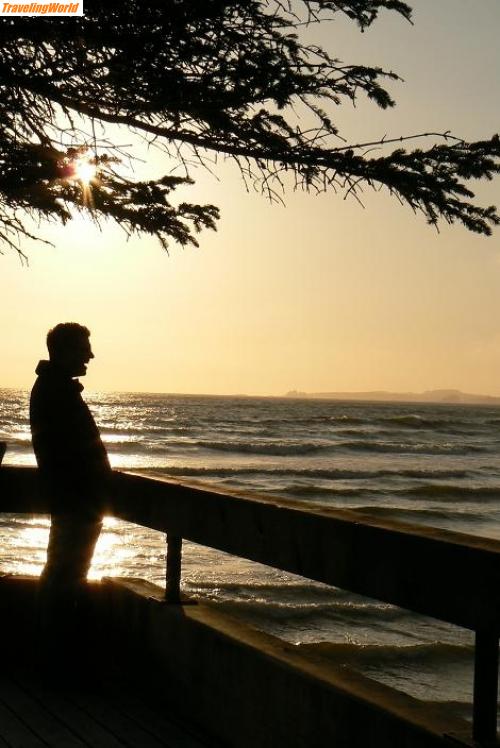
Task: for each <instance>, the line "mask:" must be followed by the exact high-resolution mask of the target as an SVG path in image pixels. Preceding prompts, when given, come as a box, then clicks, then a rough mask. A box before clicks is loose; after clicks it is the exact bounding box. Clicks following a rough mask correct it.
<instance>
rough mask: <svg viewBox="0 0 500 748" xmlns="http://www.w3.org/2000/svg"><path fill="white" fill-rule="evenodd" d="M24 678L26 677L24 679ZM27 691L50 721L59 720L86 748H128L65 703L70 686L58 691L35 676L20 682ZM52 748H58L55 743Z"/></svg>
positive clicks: (75, 708) (100, 726) (77, 708)
mask: <svg viewBox="0 0 500 748" xmlns="http://www.w3.org/2000/svg"><path fill="white" fill-rule="evenodd" d="M24 677H25V678H26V674H25V676H24ZM24 683H26V685H25V687H26V690H28V692H29V693H30V694H31V696H33V698H35V699H36V701H37V702H38V703H39V704H40V706H41V707H43V708H44V709H45V710H46V711H47V712H49V714H51V715H52V716H53V717H56V718H58V719H59V720H61V722H63V724H64V725H65V726H66V727H67V728H68V729H69V730H70V731H71V732H72V733H73V734H75V735H77V736H78V737H79V738H80V740H81V741H82V742H83V743H84V745H85V746H90V747H91V748H128V746H126V747H125V746H124V743H123V742H122V741H121V740H118V738H117V737H116V736H115V735H114V734H113V732H112V731H111V730H108V729H106V728H105V727H103V725H101V724H100V723H99V722H98V721H96V720H95V719H93V718H92V717H91V716H90V715H89V714H87V713H86V712H85V711H83V710H82V709H80V708H79V707H77V706H75V705H74V704H73V703H72V702H71V701H69V700H68V698H67V696H66V693H67V692H69V691H70V690H71V687H70V686H67V687H65V688H64V691H63V690H62V688H63V686H61V689H59V688H56V687H54V686H51V685H47V684H45V683H44V682H43V680H41V679H37V677H36V676H35V675H31V677H29V676H28V677H27V678H26V681H24V679H23V685H24ZM23 748H24V747H23ZM54 748H59V746H58V745H57V743H56V744H55V746H54Z"/></svg>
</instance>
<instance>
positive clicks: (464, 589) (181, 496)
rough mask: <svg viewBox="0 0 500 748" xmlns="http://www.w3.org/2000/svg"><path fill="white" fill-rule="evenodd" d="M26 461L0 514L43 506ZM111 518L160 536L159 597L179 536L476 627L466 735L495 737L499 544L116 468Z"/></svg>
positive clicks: (169, 585)
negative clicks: (162, 574)
mask: <svg viewBox="0 0 500 748" xmlns="http://www.w3.org/2000/svg"><path fill="white" fill-rule="evenodd" d="M36 478H37V473H36V470H35V469H33V468H16V467H3V468H1V469H0V512H29V513H47V507H46V506H45V505H44V504H43V502H42V501H41V499H40V498H39V497H38V493H37V487H36ZM113 478H114V487H113V499H112V506H111V513H112V514H113V516H115V517H117V518H119V519H123V520H126V521H128V522H133V523H135V524H138V525H142V526H144V527H148V528H151V529H153V530H159V531H161V532H163V533H165V534H166V537H167V553H166V559H167V565H166V591H165V595H166V600H167V601H168V602H173V603H176V602H179V601H180V576H181V552H182V539H183V538H184V539H188V540H191V541H194V542H196V543H199V544H202V545H205V546H210V547H212V548H216V549H218V550H221V551H225V552H227V553H231V554H233V555H236V556H240V557H242V558H246V559H250V560H252V561H257V562H259V563H262V564H266V565H268V566H273V567H276V568H278V569H282V570H284V571H288V572H292V573H294V574H299V575H300V576H302V577H306V578H308V579H312V580H316V581H319V582H323V583H325V584H328V585H334V586H336V587H340V588H342V589H345V590H349V591H351V592H355V593H358V594H360V595H365V596H367V597H370V598H374V599H377V600H380V601H383V602H386V603H390V604H393V605H398V606H400V607H402V608H406V609H408V610H411V611H415V612H417V613H421V614H424V615H428V616H432V617H434V618H437V619H440V620H442V621H447V622H449V623H452V624H456V625H458V626H462V627H465V628H467V629H470V630H472V631H474V632H475V668H474V704H473V738H474V739H475V740H477V741H478V742H480V743H481V744H484V745H494V744H495V742H496V720H497V699H498V640H499V634H500V542H499V541H496V540H493V539H487V538H480V537H475V536H470V535H465V534H461V533H455V532H450V531H446V530H441V529H437V528H428V527H420V526H415V525H410V524H406V523H402V522H396V521H392V520H388V519H378V518H374V517H373V516H369V515H368V514H364V513H363V512H361V511H351V510H337V509H335V510H333V509H327V508H325V509H318V508H314V509H311V508H310V507H308V506H307V505H305V504H303V503H300V502H293V501H289V500H281V499H274V498H268V497H262V496H255V495H249V494H246V493H243V492H239V491H232V490H231V491H229V490H221V489H217V490H214V489H213V488H210V487H207V486H203V485H201V484H193V483H184V482H182V483H181V482H179V481H176V480H170V479H168V480H167V479H160V478H149V477H144V476H142V475H137V474H133V473H125V472H118V471H115V473H114V476H113Z"/></svg>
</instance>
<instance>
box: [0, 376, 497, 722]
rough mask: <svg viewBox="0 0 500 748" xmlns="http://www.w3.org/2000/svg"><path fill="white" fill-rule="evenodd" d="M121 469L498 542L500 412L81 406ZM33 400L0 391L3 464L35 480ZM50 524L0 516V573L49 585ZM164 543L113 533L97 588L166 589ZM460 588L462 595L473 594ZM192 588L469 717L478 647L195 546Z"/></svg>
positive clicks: (123, 526) (112, 528) (380, 606)
mask: <svg viewBox="0 0 500 748" xmlns="http://www.w3.org/2000/svg"><path fill="white" fill-rule="evenodd" d="M84 395H85V397H86V400H87V402H88V403H89V406H90V408H91V410H92V412H93V413H94V416H95V418H96V421H97V423H98V425H99V427H100V429H101V433H102V436H103V440H104V442H105V444H106V446H107V449H108V452H109V455H110V460H111V464H112V466H113V467H115V468H119V469H120V468H121V469H131V470H134V471H140V472H143V473H144V474H147V475H164V476H169V475H170V476H175V477H176V478H180V479H182V478H186V479H193V478H194V479H196V480H198V481H199V480H201V481H204V482H207V483H209V484H211V485H213V486H225V487H231V486H232V487H236V488H239V489H245V490H248V491H255V492H258V493H260V494H267V495H274V496H281V497H283V498H284V499H286V498H290V499H294V500H297V499H299V500H300V501H302V502H304V503H305V504H307V505H308V506H311V507H313V506H328V507H341V508H352V509H363V510H365V511H370V512H371V513H373V514H375V515H379V516H380V515H384V516H389V517H392V518H395V519H401V520H404V521H410V522H414V523H416V524H421V525H432V526H435V527H442V528H447V529H451V530H456V531H459V532H465V533H469V534H473V535H482V536H486V537H493V538H498V539H500V409H499V408H498V407H495V406H487V405H481V406H471V405H448V404H432V405H430V404H429V405H428V404H415V403H411V404H410V403H380V402H378V403H367V402H346V401H343V402H341V401H333V400H313V399H303V400H300V399H291V398H257V397H216V396H194V395H154V394H136V393H96V392H88V393H84ZM28 397H29V394H28V393H27V392H25V391H20V390H0V440H3V441H7V444H8V446H7V452H6V456H5V459H4V464H10V465H34V464H35V460H34V455H33V452H32V449H31V441H30V433H29V421H28ZM48 526H49V520H48V518H47V519H46V518H40V517H35V518H33V517H26V516H23V515H15V514H11V515H2V516H0V571H1V572H4V573H5V572H17V573H31V574H33V573H35V574H36V573H39V571H40V569H41V567H42V565H43V562H44V556H45V548H46V543H47V536H48ZM164 554H165V542H164V537H163V535H162V534H161V533H157V532H153V531H149V530H146V529H144V528H139V527H136V526H134V525H130V524H127V523H124V522H120V521H117V520H114V519H113V518H108V519H106V523H105V529H104V531H103V533H102V536H101V538H100V540H99V544H98V548H97V551H96V555H95V559H94V564H93V566H92V570H91V576H92V577H94V578H99V577H101V576H103V575H108V576H118V575H125V576H139V577H143V578H145V579H149V580H151V581H153V582H155V583H157V584H163V580H164V564H165V561H164ZM467 583H468V582H466V581H465V580H464V585H465V584H467ZM182 586H183V589H184V590H185V592H187V593H188V594H190V595H193V596H195V597H197V598H203V599H205V600H210V601H211V602H212V603H214V604H217V605H219V606H221V607H222V608H223V609H224V610H226V611H227V612H228V613H230V614H231V615H234V616H237V617H239V618H242V619H243V620H246V621H248V622H250V623H251V624H252V625H254V626H256V627H257V628H259V629H262V630H264V631H267V632H269V633H272V634H274V635H275V636H278V637H281V638H283V639H286V640H287V641H289V642H292V643H294V644H296V645H297V646H301V647H306V648H310V649H313V650H314V651H315V652H316V654H319V655H321V656H323V657H325V658H327V659H329V660H331V661H332V662H335V663H337V664H340V665H346V666H349V667H353V668H355V669H358V670H360V671H361V672H363V673H365V674H366V675H368V676H369V677H372V678H375V679H377V680H379V681H382V682H383V683H386V684H387V685H390V686H392V687H395V688H398V689H399V690H402V691H404V692H406V693H409V694H412V695H414V696H416V697H418V698H421V699H424V700H431V701H435V702H441V703H442V704H443V705H447V707H448V708H450V709H452V710H453V711H454V712H455V713H458V714H461V715H463V716H466V717H469V716H470V704H471V700H472V662H473V637H472V634H471V633H470V632H467V631H465V630H464V629H460V628H458V627H454V626H450V625H448V624H444V623H441V622H439V621H436V620H433V619H430V618H426V617H423V616H417V615H416V614H413V613H410V612H408V611H404V610H402V609H400V608H396V607H394V606H391V605H387V604H384V603H380V602H377V601H375V600H370V599H367V598H362V597H360V596H358V595H354V594H351V593H349V592H346V591H343V590H339V589H334V588H330V587H326V586H324V585H321V584H317V583H313V582H310V581H308V580H305V579H301V578H300V577H296V576H292V575H290V574H285V573H283V572H281V571H278V570H276V569H271V568H268V567H264V566H261V565H259V564H255V563H251V562H249V561H245V560H243V559H238V558H235V557H232V556H229V555H227V554H223V553H220V552H217V551H214V550H212V549H209V548H204V547H202V546H198V545H195V544H193V543H185V547H184V555H183V575H182Z"/></svg>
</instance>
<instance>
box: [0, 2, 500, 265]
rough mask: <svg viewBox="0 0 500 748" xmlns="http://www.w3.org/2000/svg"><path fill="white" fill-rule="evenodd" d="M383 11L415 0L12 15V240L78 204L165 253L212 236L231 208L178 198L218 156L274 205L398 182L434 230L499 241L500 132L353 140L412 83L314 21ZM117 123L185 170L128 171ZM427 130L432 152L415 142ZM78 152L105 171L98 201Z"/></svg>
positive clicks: (7, 154) (8, 194)
mask: <svg viewBox="0 0 500 748" xmlns="http://www.w3.org/2000/svg"><path fill="white" fill-rule="evenodd" d="M383 9H386V10H392V11H394V12H396V13H398V14H400V15H401V16H402V17H404V18H405V19H407V20H408V21H410V20H411V9H410V7H409V6H408V4H407V3H405V2H402V1H400V0H294V2H288V1H287V0H267V2H262V0H261V1H259V0H157V1H155V0H151V2H148V3H140V2H137V1H135V0H119V1H118V0H106V2H96V1H95V0H86V3H85V16H84V17H81V18H68V19H61V18H58V19H50V18H14V19H12V18H2V19H0V21H1V23H0V33H1V44H0V124H1V128H0V162H1V172H0V238H1V239H2V240H3V242H4V244H7V245H10V246H11V247H14V248H15V249H16V250H17V251H18V252H19V253H20V254H22V239H23V237H28V236H31V234H30V231H29V230H28V228H27V225H26V214H31V216H33V217H35V218H37V219H40V218H43V219H45V218H47V219H55V220H57V221H62V222H63V223H65V222H66V221H67V220H69V219H70V217H71V210H72V209H75V208H76V209H78V210H89V211H91V212H92V216H93V217H94V219H95V220H97V221H98V220H99V218H100V217H109V218H112V219H114V220H115V221H117V222H118V224H120V225H121V226H122V227H123V228H124V229H125V230H126V231H127V232H128V233H133V232H138V233H147V234H152V235H155V236H156V237H157V238H158V239H159V240H160V242H161V243H162V245H163V246H166V243H167V240H168V239H169V238H172V239H174V240H175V241H177V242H180V243H181V244H186V243H188V242H191V243H194V244H196V238H195V234H196V233H197V232H198V231H199V230H200V229H202V228H205V227H207V228H215V223H216V220H217V218H218V210H217V208H216V207H215V206H213V205H194V204H190V203H186V202H181V203H179V204H177V205H174V204H173V203H172V202H171V200H172V193H173V192H174V190H175V188H176V187H178V186H179V185H183V184H186V183H190V182H191V181H192V180H191V179H190V176H189V174H190V171H192V167H193V166H194V165H196V164H202V165H204V166H206V167H207V168H211V167H212V165H213V163H214V161H215V160H216V157H217V156H218V154H222V155H223V156H225V157H229V158H231V159H233V160H234V161H235V162H236V163H237V164H238V166H239V169H240V171H241V175H242V177H243V179H244V180H245V182H246V183H247V184H251V185H253V186H255V187H256V188H257V189H260V190H262V191H263V192H264V193H266V194H267V195H268V196H269V197H270V198H271V199H272V200H277V199H280V194H281V190H282V188H283V187H285V186H292V188H296V187H301V188H304V189H307V190H316V191H323V190H326V189H328V188H333V190H338V189H341V190H343V191H344V192H347V193H349V194H353V195H355V196H357V195H358V193H359V191H360V190H362V189H363V187H365V186H366V185H369V186H371V187H374V188H377V189H378V188H380V187H383V188H387V189H388V190H389V191H390V192H391V193H392V194H393V195H394V196H396V197H397V198H398V199H399V200H400V201H401V202H403V203H407V204H408V205H409V206H410V207H411V208H412V209H413V210H415V211H417V210H418V211H422V213H423V214H424V215H425V217H426V219H427V220H428V221H429V222H430V223H431V224H436V223H437V222H438V220H439V219H444V220H445V221H447V222H449V223H454V222H456V221H459V222H461V223H462V224H464V225H465V226H466V227H467V228H468V229H470V230H472V231H475V232H478V233H482V234H489V233H490V232H491V226H492V225H496V224H498V223H499V222H500V219H499V218H498V216H497V214H496V209H495V208H494V207H480V206H478V205H476V204H474V203H473V202H472V199H473V198H474V194H473V192H472V191H471V189H470V187H469V186H467V183H468V181H469V180H471V179H476V178H478V179H480V178H486V179H491V178H492V177H493V175H494V174H495V173H498V171H499V170H500V163H499V155H500V141H499V138H498V136H496V135H495V136H494V137H492V138H491V139H489V140H482V141H480V142H474V143H467V142H465V141H464V140H461V139H459V138H457V137H454V136H452V135H451V134H450V133H448V132H447V133H427V134H419V135H408V136H402V137H401V138H398V139H397V140H398V143H399V141H401V143H402V142H403V141H406V143H405V147H403V146H402V145H401V143H399V145H398V147H395V146H394V143H395V141H394V140H381V141H376V142H373V143H348V142H347V141H346V140H344V139H343V138H342V137H341V135H340V133H339V132H338V130H337V128H336V126H335V123H334V122H333V120H332V111H333V108H334V106H336V105H339V104H342V103H344V102H348V101H351V102H352V101H354V100H355V99H356V98H357V97H358V96H359V95H361V94H364V95H366V96H367V97H368V98H369V99H371V100H372V101H373V102H374V103H375V104H376V105H378V106H379V107H382V108H383V109H385V108H387V107H391V106H393V105H394V101H393V100H392V98H391V96H390V95H389V92H388V91H387V89H386V88H385V85H386V83H387V82H388V81H392V80H396V79H398V76H397V75H396V74H394V73H392V72H387V71H384V70H382V69H380V68H378V67H366V66H363V65H353V64H345V63H343V62H341V61H339V60H337V59H334V58H332V57H331V56H330V55H329V54H328V53H327V52H326V51H325V50H323V49H321V48H319V47H318V46H315V45H311V44H306V43H304V42H303V41H301V29H302V27H303V26H304V25H307V24H310V23H318V22H324V21H327V20H329V19H332V18H333V17H334V16H335V15H336V14H344V15H345V16H348V17H349V18H350V19H352V21H353V22H355V23H357V24H358V25H359V27H360V28H361V30H363V29H365V28H366V27H368V26H369V25H370V24H371V23H372V22H373V21H374V20H375V19H376V18H377V16H378V14H379V12H380V11H381V10H383ZM332 105H333V106H332ZM299 115H300V116H299ZM301 123H306V124H301ZM112 125H119V126H122V127H125V128H127V129H128V130H129V131H132V132H133V133H136V134H139V135H140V136H142V137H143V138H145V139H146V140H147V141H148V143H150V144H151V145H155V146H158V147H159V148H161V149H163V151H164V152H166V153H167V154H168V155H169V156H170V157H172V158H173V159H175V160H176V161H175V162H176V163H177V164H178V165H179V166H182V167H183V169H184V171H183V172H182V176H172V175H171V174H170V175H166V176H163V177H162V178H161V179H157V180H151V181H140V180H134V179H133V178H130V177H129V176H124V170H123V168H122V167H121V166H120V161H121V162H123V161H125V160H127V159H128V158H129V154H128V153H127V147H121V146H120V145H117V144H116V137H115V135H116V133H117V132H119V130H118V129H115V128H113V127H111V128H110V127H109V126H112ZM110 132H111V133H112V135H111V134H110ZM426 136H427V137H430V141H429V143H430V145H429V147H428V148H427V149H423V148H418V149H416V150H412V149H411V148H410V149H407V147H408V145H410V146H411V141H412V139H414V138H424V137H426ZM113 140H114V141H115V142H112V141H113ZM391 144H392V148H391V147H390V146H391ZM394 147H395V149H394ZM374 149H375V150H374ZM380 154H382V155H380ZM78 158H83V159H84V160H87V161H91V162H93V163H94V164H95V166H96V168H97V175H96V177H95V178H94V179H93V180H92V183H91V188H90V189H89V190H88V191H87V195H86V199H84V198H85V191H84V189H83V186H82V182H81V181H80V180H79V179H78V175H77V174H75V160H77V159H78Z"/></svg>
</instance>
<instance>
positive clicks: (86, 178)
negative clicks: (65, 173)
mask: <svg viewBox="0 0 500 748" xmlns="http://www.w3.org/2000/svg"><path fill="white" fill-rule="evenodd" d="M96 171H97V170H96V166H95V164H93V163H92V162H91V161H89V160H88V159H86V158H79V159H78V160H77V161H75V163H74V166H73V173H74V177H75V178H76V179H79V180H80V182H82V184H84V185H88V184H90V182H91V181H92V180H93V179H95V176H96Z"/></svg>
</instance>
